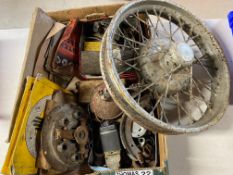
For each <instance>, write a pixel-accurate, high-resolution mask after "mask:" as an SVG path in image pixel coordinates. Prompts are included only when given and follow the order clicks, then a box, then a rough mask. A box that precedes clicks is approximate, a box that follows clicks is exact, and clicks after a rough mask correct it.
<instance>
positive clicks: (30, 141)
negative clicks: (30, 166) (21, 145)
mask: <svg viewBox="0 0 233 175" xmlns="http://www.w3.org/2000/svg"><path fill="white" fill-rule="evenodd" d="M49 99H51V95H49V96H45V97H44V98H42V99H40V100H39V101H38V102H37V103H36V105H35V106H34V107H33V108H32V109H31V112H30V114H29V117H28V121H27V125H26V132H25V139H26V144H27V148H28V151H29V152H30V153H31V155H32V156H33V157H35V158H36V157H37V144H38V140H37V135H38V130H41V127H42V124H43V120H44V119H43V118H42V116H41V114H42V113H43V111H44V109H45V104H46V100H49Z"/></svg>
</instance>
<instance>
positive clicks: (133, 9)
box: [100, 0, 230, 134]
mask: <svg viewBox="0 0 233 175" xmlns="http://www.w3.org/2000/svg"><path fill="white" fill-rule="evenodd" d="M139 16H140V18H139ZM158 16H159V17H158ZM130 21H133V22H130ZM137 24H140V25H137ZM149 25H150V27H149ZM138 26H140V27H138ZM142 26H144V27H146V29H147V33H146V32H144V33H143V32H142V30H140V28H142ZM144 31H145V30H144ZM135 35H136V37H137V38H134V36H135ZM122 50H124V52H125V53H126V51H127V50H133V56H132V55H131V56H129V55H127V58H126V59H125V58H119V56H117V55H119V54H116V52H119V51H120V53H122V52H123V51H122ZM122 55H123V54H121V56H122ZM100 56H101V71H102V75H103V77H104V81H105V83H106V85H107V88H108V90H109V92H110V94H111V95H112V97H113V99H114V100H115V102H116V103H117V104H118V105H119V107H120V108H121V109H122V110H123V111H124V112H125V113H126V114H127V115H128V116H129V117H131V118H132V119H133V120H135V121H136V122H138V123H139V124H140V125H142V126H144V127H145V128H147V129H148V130H157V131H160V132H164V133H170V134H178V133H189V132H199V131H202V130H204V129H207V128H208V127H209V126H211V125H213V124H215V123H217V121H218V120H219V119H220V118H221V117H222V116H223V113H224V111H225V109H226V107H227V105H228V97H229V89H230V88H229V73H228V69H227V64H226V62H225V61H224V60H225V58H224V55H223V52H222V50H221V48H220V47H219V45H218V43H217V42H216V40H215V39H214V37H213V36H212V35H211V34H210V33H209V32H208V31H207V29H206V28H205V27H204V26H203V24H202V23H201V22H200V20H198V19H197V18H196V17H195V16H194V15H192V14H191V13H189V12H188V11H186V10H184V9H183V8H181V7H178V6H176V5H174V4H171V3H169V2H166V1H153V0H150V1H146V0H141V1H134V2H131V3H129V4H127V5H125V6H123V7H122V8H121V9H120V10H119V11H118V12H117V13H116V15H115V16H114V18H113V19H112V22H111V24H110V26H109V28H108V30H107V31H106V34H105V36H104V39H103V43H102V48H101V54H100ZM122 57H123V56H122ZM153 60H154V62H156V64H153ZM116 61H118V62H119V61H120V62H121V63H122V64H124V66H125V70H127V71H125V70H119V69H118V68H117V67H116V66H115V62H116ZM167 62H168V65H166V63H167ZM129 70H133V72H135V74H136V75H137V76H138V77H139V78H138V79H139V81H140V82H139V86H136V85H135V86H132V84H131V85H130V86H127V85H125V84H123V83H122V81H121V78H120V77H121V75H122V73H125V72H128V71H129ZM200 73H201V75H200ZM178 74H183V75H178ZM163 76H164V77H163ZM158 77H159V78H158ZM161 77H163V78H161ZM203 77H204V78H203ZM204 80H205V81H206V82H208V83H209V84H207V83H204V82H205V81H204ZM143 83H144V84H143ZM137 84H138V82H137ZM170 84H173V86H171V85H170ZM133 88H134V89H133ZM135 94H136V95H135ZM139 94H141V95H140V97H139ZM151 94H152V95H153V96H154V97H153V98H154V99H152V101H153V103H154V104H151V106H150V110H151V111H153V113H151V111H150V110H149V109H145V107H143V106H142V105H141V104H140V98H141V96H145V95H150V96H151ZM203 94H204V95H203ZM187 98H188V99H187ZM170 108H172V109H173V110H171V109H170ZM175 111H176V114H175V113H174V112H175ZM169 113H170V114H169ZM168 114H169V115H170V116H169V115H168ZM167 115H168V116H167ZM169 120H170V121H169ZM189 120H190V121H189Z"/></svg>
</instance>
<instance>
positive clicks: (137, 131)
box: [132, 122, 146, 138]
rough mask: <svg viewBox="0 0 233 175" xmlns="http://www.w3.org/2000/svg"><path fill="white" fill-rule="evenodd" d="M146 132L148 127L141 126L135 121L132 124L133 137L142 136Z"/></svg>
mask: <svg viewBox="0 0 233 175" xmlns="http://www.w3.org/2000/svg"><path fill="white" fill-rule="evenodd" d="M145 133H146V129H145V128H143V127H142V126H140V125H139V124H137V123H135V122H133V126H132V137H134V138H138V137H142V136H143V135H144V134H145Z"/></svg>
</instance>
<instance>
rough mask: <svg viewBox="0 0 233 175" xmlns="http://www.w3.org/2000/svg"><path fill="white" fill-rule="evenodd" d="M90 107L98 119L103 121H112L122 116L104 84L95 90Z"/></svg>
mask: <svg viewBox="0 0 233 175" xmlns="http://www.w3.org/2000/svg"><path fill="white" fill-rule="evenodd" d="M90 106H91V110H92V112H93V113H94V114H95V115H96V117H98V118H100V119H102V120H112V119H115V118H117V117H119V116H120V115H121V114H122V112H121V110H120V108H119V107H118V106H117V105H116V104H115V102H114V101H113V100H112V98H111V96H110V95H109V93H108V91H107V89H106V87H105V85H104V84H103V83H102V84H100V85H99V86H97V87H96V88H95V90H94V93H93V96H92V100H91V103H90Z"/></svg>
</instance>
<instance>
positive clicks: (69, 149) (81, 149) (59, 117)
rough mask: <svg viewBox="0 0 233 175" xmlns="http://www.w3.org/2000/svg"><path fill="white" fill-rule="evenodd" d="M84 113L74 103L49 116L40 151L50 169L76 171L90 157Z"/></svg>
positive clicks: (43, 129)
mask: <svg viewBox="0 0 233 175" xmlns="http://www.w3.org/2000/svg"><path fill="white" fill-rule="evenodd" d="M86 117H87V116H86V114H85V112H84V110H83V109H82V108H81V107H80V106H78V105H77V104H75V103H66V104H63V105H59V106H56V107H55V108H54V109H53V110H52V111H51V112H50V113H49V114H48V116H46V118H45V120H44V124H43V128H42V133H41V149H42V150H43V153H44V155H45V157H46V159H47V161H48V163H49V164H50V165H51V167H52V168H53V169H54V170H57V171H60V172H66V171H71V170H74V169H75V168H77V167H79V165H81V164H82V163H84V161H85V160H86V159H87V156H88V150H89V148H88V147H89V146H88V140H89V139H88V133H89V132H88V128H87V118H86Z"/></svg>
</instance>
